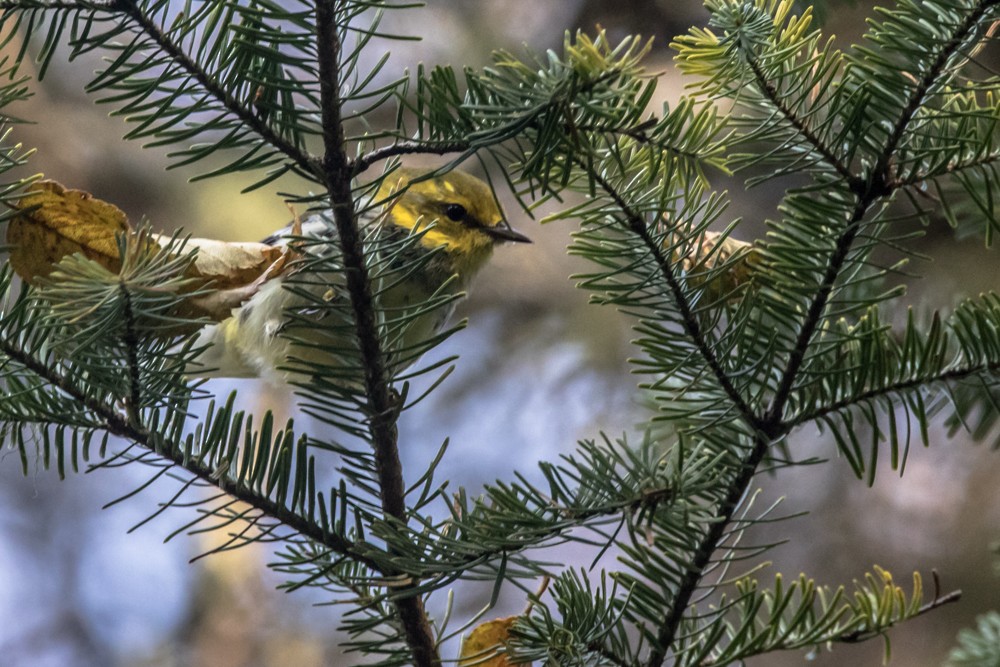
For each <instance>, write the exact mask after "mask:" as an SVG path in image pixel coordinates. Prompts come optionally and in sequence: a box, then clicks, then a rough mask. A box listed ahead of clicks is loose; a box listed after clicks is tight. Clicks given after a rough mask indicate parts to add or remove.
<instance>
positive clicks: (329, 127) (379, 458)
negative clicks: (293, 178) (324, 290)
mask: <svg viewBox="0 0 1000 667" xmlns="http://www.w3.org/2000/svg"><path fill="white" fill-rule="evenodd" d="M337 4H338V3H337V1H336V0H316V49H317V59H318V64H319V77H320V81H319V83H320V107H321V110H322V124H323V148H324V155H323V178H324V182H325V183H326V186H327V192H328V193H329V196H330V206H331V208H332V210H333V219H334V224H335V225H336V227H337V233H338V239H337V241H338V243H339V245H340V249H341V253H342V256H343V264H344V273H345V278H346V283H347V292H348V295H349V296H350V301H351V308H352V309H353V314H354V324H355V335H356V336H357V340H358V347H359V349H360V353H361V363H362V365H363V367H364V369H365V395H366V397H367V400H368V407H367V413H368V414H367V416H368V418H369V420H370V421H369V432H370V433H371V438H372V442H371V444H372V448H373V449H374V457H375V471H376V474H377V475H378V479H379V497H380V501H381V504H382V510H383V512H384V513H385V516H386V519H387V520H392V519H394V520H396V521H398V522H399V523H400V524H402V525H405V524H406V522H407V508H406V486H405V483H404V481H403V466H402V463H401V462H400V460H399V447H398V437H399V432H398V429H397V426H396V420H397V418H398V414H399V408H400V406H399V405H398V399H397V397H396V396H394V395H393V393H392V390H391V387H390V385H389V381H390V377H389V371H388V369H387V367H386V360H385V354H384V352H383V350H382V346H381V341H380V339H379V335H378V326H377V322H376V312H375V302H374V299H373V297H372V287H371V281H370V278H369V275H368V267H367V264H366V263H365V249H364V244H363V242H362V238H361V234H360V232H359V230H358V224H357V220H356V218H355V212H354V198H353V194H352V192H351V178H352V177H353V175H354V174H353V172H352V169H351V165H350V162H349V160H348V158H347V153H346V150H345V145H344V144H345V138H344V126H343V119H342V117H341V104H342V100H341V98H340V79H341V75H340V69H339V67H340V56H341V53H340V49H341V44H340V36H339V34H338V26H337V15H336V14H337V8H336V5H337ZM385 574H386V575H391V574H393V573H390V572H386V573H385ZM408 588H409V589H412V588H414V586H412V585H411V586H406V587H401V589H400V590H399V595H398V596H396V597H394V599H393V601H392V602H393V605H394V606H395V608H396V611H397V613H398V614H399V620H400V624H401V625H402V629H403V634H404V636H405V638H406V643H407V645H408V646H409V648H410V652H411V654H412V656H413V662H414V664H415V665H417V666H418V667H437V666H439V665H440V664H441V658H440V657H439V656H438V653H437V646H436V644H435V641H434V634H433V631H432V629H431V625H430V621H429V620H428V618H427V613H426V611H425V610H424V604H423V599H422V598H421V597H420V595H419V593H416V592H414V593H412V594H410V595H407V589H408Z"/></svg>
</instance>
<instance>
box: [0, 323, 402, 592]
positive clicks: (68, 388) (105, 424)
mask: <svg viewBox="0 0 1000 667" xmlns="http://www.w3.org/2000/svg"><path fill="white" fill-rule="evenodd" d="M0 350H2V351H3V353H4V354H5V355H6V356H7V357H9V358H10V359H12V360H14V361H15V362H17V363H18V364H20V365H21V366H23V367H24V368H25V369H27V370H28V371H30V372H32V373H34V374H35V375H36V376H37V377H39V378H40V379H42V380H44V381H45V382H46V383H48V384H50V385H52V386H53V387H55V388H56V389H58V390H59V391H61V392H63V393H65V394H66V395H67V396H70V397H71V398H73V399H74V400H75V401H77V402H78V403H79V404H80V405H82V406H84V407H85V408H86V409H87V410H89V411H90V412H91V413H93V414H94V415H95V416H96V417H97V418H98V419H99V420H100V422H101V426H100V427H101V428H103V430H106V431H107V432H108V433H111V434H112V435H116V436H118V437H121V438H126V439H127V440H130V441H132V442H134V443H136V444H138V445H140V446H142V447H144V448H145V449H147V450H149V451H150V452H153V453H155V454H156V455H157V456H161V457H163V458H165V459H167V460H168V461H170V462H171V463H173V464H174V465H176V466H177V467H179V468H183V469H184V470H187V471H188V472H189V473H191V474H192V475H194V476H195V477H197V478H198V479H200V480H202V481H203V482H206V483H207V484H210V485H212V486H214V487H218V486H219V481H218V479H216V477H215V475H214V471H213V470H212V469H211V467H210V466H207V465H205V464H204V463H203V462H202V461H200V460H198V459H197V458H194V457H186V456H185V454H184V449H183V447H181V446H180V445H179V444H178V443H175V442H171V441H169V440H167V439H166V438H165V437H164V436H163V435H162V434H160V433H156V432H152V431H149V430H148V429H146V428H145V427H144V426H143V425H142V424H134V423H132V422H131V421H130V419H129V417H128V416H127V415H123V414H122V413H121V412H119V411H118V410H116V409H115V408H114V407H113V406H111V405H108V404H106V403H104V402H102V401H100V400H98V399H96V398H94V397H93V396H90V395H89V394H88V393H87V392H86V391H85V390H84V389H83V388H81V387H80V386H79V385H77V384H76V383H75V382H74V381H73V380H72V378H70V377H68V376H66V375H63V374H61V373H58V372H56V371H55V370H54V369H53V368H52V367H51V366H50V365H49V364H47V363H45V362H44V361H42V360H40V359H38V358H37V357H35V356H33V355H32V354H30V353H29V352H27V351H25V350H24V349H22V348H20V347H19V346H17V345H16V344H15V342H14V341H13V340H11V339H10V338H3V339H0ZM95 426H97V425H96V424H95ZM225 491H226V493H227V494H229V495H230V496H232V497H233V498H235V499H237V500H240V501H242V502H244V503H246V504H247V505H250V506H251V507H253V508H254V509H256V510H258V511H260V512H263V513H264V514H267V515H268V516H271V517H274V518H275V519H277V520H278V521H280V522H281V523H283V524H284V525H286V526H288V527H289V528H290V529H292V530H293V531H295V532H296V533H299V534H300V535H302V536H304V537H307V538H309V539H310V540H312V541H314V542H316V543H317V544H322V545H323V546H324V547H326V548H328V549H330V551H333V552H334V553H338V554H341V555H344V556H348V557H350V558H351V559H352V560H355V561H356V562H358V563H361V564H363V565H364V566H365V567H368V568H370V569H371V570H373V571H375V572H384V570H385V567H384V565H382V564H380V563H379V562H378V561H377V560H374V559H372V558H371V557H370V556H368V555H366V553H365V551H367V552H369V553H370V552H372V551H375V548H374V547H372V546H370V545H367V544H366V545H364V549H363V550H362V549H359V548H358V546H357V545H356V544H354V543H353V542H350V541H348V540H345V539H343V538H342V537H340V536H339V535H336V534H334V533H331V532H329V531H327V530H326V529H325V528H324V527H323V526H321V525H320V524H318V523H315V522H313V521H311V520H310V519H308V518H306V517H304V516H302V515H300V514H298V513H296V512H293V511H291V510H289V509H288V508H286V507H285V506H284V505H282V504H280V503H278V502H276V501H274V500H271V499H270V498H267V497H266V496H261V495H258V494H256V493H254V492H253V491H252V490H251V489H249V488H247V487H240V486H227V487H226V489H225Z"/></svg>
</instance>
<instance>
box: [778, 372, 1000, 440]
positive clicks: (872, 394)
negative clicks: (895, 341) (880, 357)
mask: <svg viewBox="0 0 1000 667" xmlns="http://www.w3.org/2000/svg"><path fill="white" fill-rule="evenodd" d="M997 372H1000V363H995V364H985V365H982V366H963V367H960V368H952V369H949V370H947V371H945V372H944V373H939V374H937V375H934V376H925V377H919V378H910V379H909V380H902V381H900V382H893V383H892V384H888V385H885V386H882V387H877V388H875V389H870V390H868V391H865V392H861V393H859V394H857V395H855V396H852V397H851V398H847V399H843V400H840V401H836V402H833V403H827V404H825V405H823V407H821V408H818V409H816V410H810V411H809V412H804V413H802V414H799V415H796V416H795V417H794V418H793V419H789V420H787V421H785V422H784V429H785V430H787V431H791V430H793V429H795V428H798V427H799V426H802V425H803V424H808V423H809V422H813V421H816V420H817V419H822V418H823V417H825V416H826V415H829V414H832V413H835V412H841V411H843V410H847V409H849V408H851V407H854V406H856V405H860V404H861V403H867V402H869V401H872V400H875V399H877V398H882V397H885V396H892V395H893V394H899V393H902V392H905V391H910V390H913V389H919V388H920V387H926V386H929V385H931V384H934V383H937V382H958V381H961V380H966V379H969V378H972V377H974V376H977V375H982V374H983V373H997Z"/></svg>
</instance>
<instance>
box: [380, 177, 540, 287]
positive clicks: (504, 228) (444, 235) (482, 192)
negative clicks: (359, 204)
mask: <svg viewBox="0 0 1000 667" xmlns="http://www.w3.org/2000/svg"><path fill="white" fill-rule="evenodd" d="M424 174H425V172H422V171H420V170H416V169H399V170H398V171H396V172H394V173H393V174H392V175H390V176H389V177H388V178H386V179H385V182H384V183H383V184H382V188H381V190H380V191H379V198H380V199H387V202H386V205H387V206H388V207H391V208H390V211H389V215H388V220H389V222H390V223H391V224H394V225H398V226H400V227H402V228H404V229H407V230H413V231H423V230H424V229H425V228H427V227H429V229H427V230H426V231H425V233H424V235H423V237H422V238H421V239H420V242H421V243H422V244H423V245H424V246H426V247H428V248H444V249H445V251H446V252H447V253H448V256H449V258H450V259H451V261H452V263H453V265H454V269H455V271H456V272H458V273H459V274H462V273H465V272H468V273H473V272H475V271H476V270H477V269H479V268H480V267H481V266H482V264H483V263H484V262H485V261H486V260H487V259H488V258H489V256H490V253H491V252H492V251H493V248H494V247H495V246H497V245H498V244H500V243H504V242H507V241H513V242H519V243H524V242H530V241H529V239H528V237H526V236H524V235H523V234H521V233H519V232H517V231H514V230H513V229H511V227H510V225H509V224H508V223H507V221H506V220H505V219H504V216H503V212H502V211H501V210H500V205H499V204H498V203H497V200H496V198H495V197H494V196H493V191H492V190H490V186H489V185H487V184H486V183H485V182H483V181H482V180H480V179H478V178H476V177H475V176H472V175H470V174H467V173H465V172H462V171H451V172H449V173H447V174H445V175H443V176H436V177H432V178H428V179H427V180H423V181H419V180H417V179H418V178H420V177H421V176H423V175H424ZM413 181H416V182H413ZM399 192H401V194H400V195H399V196H398V197H397V198H396V199H395V201H393V200H392V199H391V197H392V196H393V194H394V193H399Z"/></svg>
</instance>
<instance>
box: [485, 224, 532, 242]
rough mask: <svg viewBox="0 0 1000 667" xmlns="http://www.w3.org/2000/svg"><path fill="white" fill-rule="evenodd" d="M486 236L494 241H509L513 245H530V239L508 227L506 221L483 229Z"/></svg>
mask: <svg viewBox="0 0 1000 667" xmlns="http://www.w3.org/2000/svg"><path fill="white" fill-rule="evenodd" d="M483 231H484V232H485V233H486V235H487V236H489V237H491V238H493V239H494V240H496V241H511V242H513V243H531V239H529V238H528V237H527V236H525V235H524V234H522V233H521V232H519V231H517V230H516V229H514V228H513V227H511V226H510V223H509V222H507V221H506V220H501V221H500V222H498V223H497V224H496V225H494V226H493V227H485V226H484V227H483Z"/></svg>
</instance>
